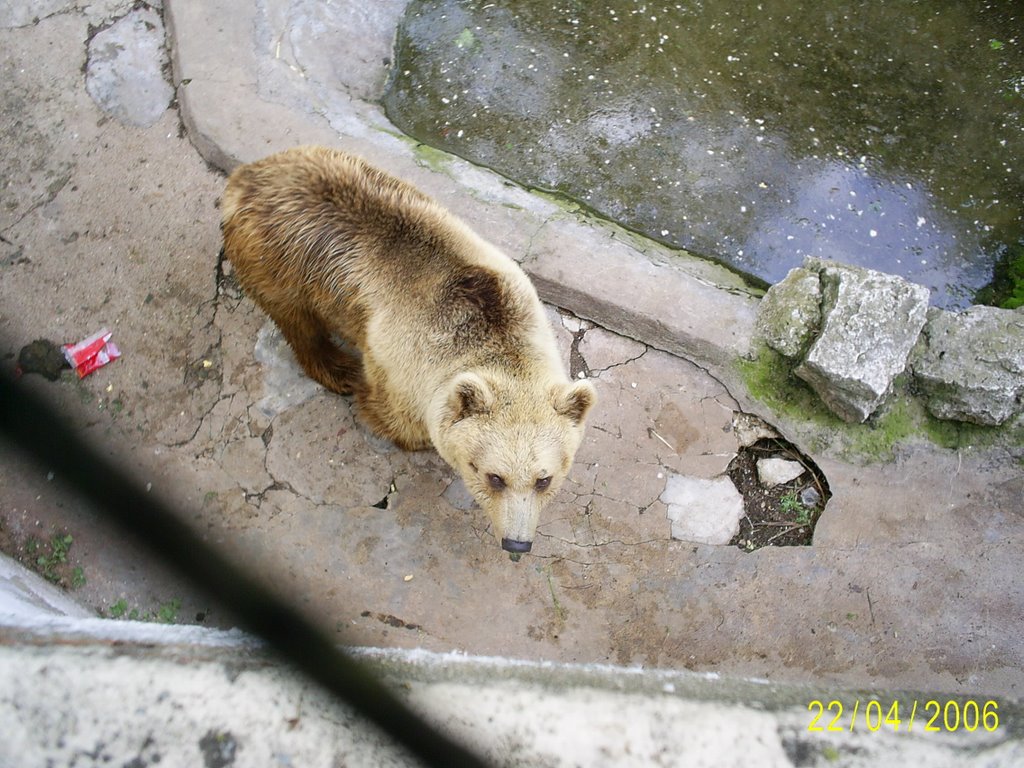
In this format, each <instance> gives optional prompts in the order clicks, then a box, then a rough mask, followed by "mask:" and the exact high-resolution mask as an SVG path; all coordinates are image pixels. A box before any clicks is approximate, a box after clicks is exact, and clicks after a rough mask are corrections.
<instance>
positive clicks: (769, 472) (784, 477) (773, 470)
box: [757, 459, 804, 488]
mask: <svg viewBox="0 0 1024 768" xmlns="http://www.w3.org/2000/svg"><path fill="white" fill-rule="evenodd" d="M803 473H804V466H803V464H801V463H800V462H799V461H789V460H788V459H758V461H757V479H758V481H759V482H760V483H761V485H763V486H765V487H766V488H774V487H775V486H776V485H782V484H783V483H788V482H789V481H790V480H796V479H797V478H798V477H800V475H802V474H803Z"/></svg>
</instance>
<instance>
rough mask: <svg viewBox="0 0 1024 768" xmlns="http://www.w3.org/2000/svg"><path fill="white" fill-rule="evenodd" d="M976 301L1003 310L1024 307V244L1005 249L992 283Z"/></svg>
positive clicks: (1016, 244)
mask: <svg viewBox="0 0 1024 768" xmlns="http://www.w3.org/2000/svg"><path fill="white" fill-rule="evenodd" d="M974 300H975V301H976V302H977V303H978V304H988V305H990V306H993V307H1002V308H1003V309H1016V308H1017V307H1024V242H1019V243H1015V244H1013V245H1010V246H1008V247H1006V248H1004V249H1003V252H1002V254H1001V255H1000V256H999V260H998V261H997V262H996V264H995V269H994V271H993V275H992V282H991V283H989V284H988V285H986V286H985V287H984V288H982V289H981V290H980V291H978V292H977V294H975V297H974Z"/></svg>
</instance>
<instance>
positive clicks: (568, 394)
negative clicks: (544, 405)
mask: <svg viewBox="0 0 1024 768" xmlns="http://www.w3.org/2000/svg"><path fill="white" fill-rule="evenodd" d="M596 402H597V392H596V391H595V390H594V385H593V384H591V383H590V382H589V381H577V382H574V383H573V384H570V385H569V386H567V387H560V388H558V389H556V390H555V400H554V406H555V412H556V413H558V414H559V415H560V416H565V417H566V418H568V419H569V420H570V421H572V423H573V424H576V425H579V424H582V423H583V420H584V419H585V418H587V413H588V412H589V411H590V409H591V408H592V407H593V406H594V403H596Z"/></svg>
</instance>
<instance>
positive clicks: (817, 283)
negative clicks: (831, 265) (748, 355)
mask: <svg viewBox="0 0 1024 768" xmlns="http://www.w3.org/2000/svg"><path fill="white" fill-rule="evenodd" d="M820 326H821V280H820V277H819V275H818V272H817V271H816V270H814V269H808V268H807V267H796V268H795V269H791V270H790V271H789V274H788V275H786V277H785V278H784V279H783V280H782V281H781V282H778V283H776V284H775V285H773V286H772V287H771V288H769V289H768V292H767V293H766V294H765V295H764V297H763V298H762V299H761V303H760V304H759V305H758V308H757V323H756V325H755V329H756V333H757V334H758V336H759V337H760V338H761V339H763V340H764V343H765V344H767V345H768V346H769V347H771V348H772V349H774V350H775V351H776V352H778V353H779V354H780V355H784V356H785V357H789V358H798V357H801V356H802V355H803V354H804V353H805V352H806V351H807V348H808V347H809V346H810V345H811V342H812V341H814V336H815V334H817V332H818V328H819V327H820Z"/></svg>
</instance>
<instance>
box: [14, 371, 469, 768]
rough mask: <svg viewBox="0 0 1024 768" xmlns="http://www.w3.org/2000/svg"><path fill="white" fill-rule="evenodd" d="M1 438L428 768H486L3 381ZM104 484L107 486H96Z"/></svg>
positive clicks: (34, 398)
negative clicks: (456, 767)
mask: <svg viewBox="0 0 1024 768" xmlns="http://www.w3.org/2000/svg"><path fill="white" fill-rule="evenodd" d="M0 435H2V436H3V437H5V438H6V439H7V440H8V441H9V442H10V443H11V444H12V445H14V447H16V448H18V449H20V450H21V451H23V452H24V453H25V454H26V455H28V456H31V457H32V459H34V460H35V462H36V464H37V465H39V467H40V469H41V470H42V471H43V472H47V471H52V472H53V473H54V479H55V480H57V481H60V482H63V483H64V484H65V485H66V486H68V487H69V488H70V489H72V490H73V491H74V492H75V493H77V494H78V495H79V496H81V497H82V498H83V499H86V500H88V501H89V502H90V504H91V506H92V507H93V509H94V510H96V512H97V513H99V514H101V515H103V516H105V517H107V518H109V519H111V520H113V521H114V522H115V523H117V524H118V525H119V526H120V527H121V529H122V530H124V531H126V532H128V533H130V534H132V535H134V536H136V537H137V538H138V539H139V540H140V541H142V542H143V543H144V544H145V545H146V546H147V547H148V548H149V550H150V552H152V553H153V554H154V555H155V556H156V557H158V558H160V559H162V560H163V561H164V562H166V563H167V564H169V565H170V566H171V567H173V568H174V569H176V570H177V571H178V572H179V573H181V574H182V575H184V576H185V577H186V578H188V579H189V580H190V581H192V583H193V584H195V585H196V586H197V587H200V588H201V589H203V590H204V591H206V592H207V593H209V594H210V595H211V596H212V597H214V598H216V599H218V600H219V601H220V602H221V603H222V604H223V605H224V606H225V607H226V608H228V609H229V610H230V611H231V612H232V613H233V614H234V615H236V616H237V617H238V618H239V620H240V621H241V622H242V623H243V625H244V626H245V627H246V628H247V629H248V630H249V631H250V632H252V633H253V634H256V635H259V636H260V637H262V638H264V639H265V640H266V641H267V643H268V644H269V645H270V646H271V647H272V648H273V649H274V650H275V651H276V652H277V653H278V654H279V655H280V656H281V657H282V658H283V659H284V660H285V661H287V662H288V663H289V664H291V665H293V666H294V667H296V668H297V669H299V670H301V671H302V672H303V673H305V674H306V676H308V677H309V678H310V679H311V680H313V681H315V682H316V683H318V684H320V685H321V686H323V687H324V688H325V689H326V690H327V691H329V692H330V693H332V694H333V695H334V696H336V697H337V698H338V699H339V700H341V701H343V702H345V703H346V704H348V705H349V706H350V707H352V709H353V710H355V712H357V713H358V714H360V715H362V716H363V717H365V718H367V719H368V720H370V721H372V722H373V723H374V724H376V725H377V727H379V728H380V729H381V730H382V731H383V732H384V733H385V734H387V735H388V736H389V737H391V738H392V739H393V740H394V741H395V742H396V743H398V744H400V745H402V746H404V747H405V748H406V749H407V750H408V751H409V752H410V753H412V754H413V755H415V756H416V757H418V758H419V759H420V760H421V761H422V762H423V763H424V764H425V765H428V766H446V767H447V766H468V767H470V768H471V767H473V766H480V767H481V768H483V766H484V765H485V763H484V762H483V761H481V759H480V758H479V757H477V756H476V755H474V754H473V753H471V752H470V751H468V750H467V749H466V748H465V747H463V746H462V745H460V744H457V743H455V742H454V741H452V740H450V739H449V738H448V737H446V736H444V735H443V734H441V733H439V732H437V731H436V730H435V729H434V728H433V727H432V726H430V725H429V724H427V723H426V722H424V721H423V720H422V719H421V718H420V717H419V716H418V715H416V714H415V713H414V712H413V711H412V710H410V709H409V708H408V707H407V706H406V705H405V704H403V703H402V702H401V701H399V700H398V699H397V698H396V697H395V696H394V695H393V694H392V693H391V692H390V691H389V690H388V689H387V688H386V687H385V686H384V685H383V684H382V683H381V682H380V681H378V680H377V679H376V678H375V677H374V676H373V674H372V673H370V672H369V671H368V670H366V669H365V668H364V667H363V666H362V665H361V664H358V663H357V662H355V661H353V660H352V659H350V658H349V657H348V656H346V655H345V654H344V653H342V651H341V650H340V649H339V648H338V646H337V645H336V643H335V640H334V638H332V637H330V636H329V635H328V634H327V633H325V632H324V631H322V630H320V629H319V628H317V627H316V625H315V624H313V623H312V622H310V621H309V620H307V619H306V618H305V617H303V616H302V615H301V614H300V613H298V612H297V611H295V610H294V609H292V608H291V607H289V606H288V604H287V603H285V602H284V601H283V600H281V599H279V598H278V597H276V596H275V595H274V594H272V593H271V592H270V591H268V590H267V589H265V588H264V587H263V586H261V585H260V584H258V583H257V582H256V581H255V580H254V579H252V578H250V577H249V576H248V575H247V574H246V573H245V571H244V570H243V569H241V568H239V567H238V566H236V565H235V564H234V563H232V562H231V561H230V560H228V559H227V558H226V557H224V556H223V555H222V554H221V553H220V552H218V551H217V550H215V549H214V548H212V547H211V546H209V545H208V544H206V543H205V542H203V541H202V540H201V539H200V538H199V537H197V536H196V535H195V533H193V532H192V530H191V529H189V527H188V526H187V525H185V523H183V522H182V519H181V517H179V516H178V515H176V514H175V513H174V512H173V511H172V509H171V507H170V506H169V505H168V504H166V503H165V502H163V501H162V500H161V499H159V498H157V497H156V496H155V494H153V493H147V492H146V491H145V490H144V489H143V488H142V487H141V486H140V485H139V483H138V482H137V481H136V480H135V479H134V478H132V477H131V476H130V475H128V474H127V473H126V472H125V471H123V470H122V469H121V468H120V467H118V466H116V465H115V464H114V463H113V462H111V461H109V460H107V459H105V458H104V457H102V456H100V455H99V454H98V453H97V452H96V451H95V450H94V449H92V448H91V447H90V446H89V445H88V444H87V443H86V442H85V441H84V440H83V439H82V438H81V437H79V436H78V435H77V434H76V433H75V432H74V431H73V430H72V429H71V428H70V427H68V426H67V425H66V424H65V423H64V421H63V420H61V419H60V418H58V417H57V416H56V415H54V414H53V413H52V411H51V409H50V408H49V407H48V406H47V405H46V404H45V403H44V402H43V401H42V399H41V398H39V397H38V395H35V394H33V393H32V392H30V391H29V390H28V389H26V388H25V387H23V386H19V385H17V384H15V383H14V382H12V381H11V380H10V379H9V377H8V375H7V374H6V373H3V372H0ZM97 478H103V481H102V482H97V480H96V479H97Z"/></svg>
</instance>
